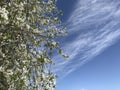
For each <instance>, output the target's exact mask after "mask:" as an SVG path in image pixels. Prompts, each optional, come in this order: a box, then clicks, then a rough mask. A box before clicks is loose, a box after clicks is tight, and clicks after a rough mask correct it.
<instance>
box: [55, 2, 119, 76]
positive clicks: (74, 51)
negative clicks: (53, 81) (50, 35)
mask: <svg viewBox="0 0 120 90" xmlns="http://www.w3.org/2000/svg"><path fill="white" fill-rule="evenodd" d="M119 6H120V2H119V0H78V2H77V4H76V6H75V9H74V10H73V12H72V13H71V15H70V17H69V19H68V21H67V23H69V25H68V26H67V28H68V32H69V33H68V36H66V37H65V38H64V39H63V40H62V42H63V44H62V45H61V46H62V47H63V49H64V50H65V51H66V53H68V55H69V56H70V58H69V60H67V61H64V60H61V59H60V57H59V56H56V57H54V59H55V60H56V61H55V63H56V65H55V67H54V70H55V71H56V72H57V73H58V74H62V75H63V74H64V76H65V75H67V74H69V73H70V72H72V71H74V70H76V69H77V68H78V67H80V66H82V65H84V64H85V63H87V62H88V61H90V60H91V58H93V57H95V56H97V55H98V54H100V53H101V52H102V51H104V50H105V49H106V48H108V47H109V46H111V45H113V44H114V43H115V42H117V41H118V40H120V20H119V19H120V7H119Z"/></svg>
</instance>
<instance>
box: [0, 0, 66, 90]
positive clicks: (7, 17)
mask: <svg viewBox="0 0 120 90" xmlns="http://www.w3.org/2000/svg"><path fill="white" fill-rule="evenodd" d="M59 13H60V11H58V9H57V7H56V0H0V90H53V89H54V87H55V85H56V83H55V78H56V75H55V74H53V73H52V72H51V65H53V60H52V58H51V57H52V53H53V52H54V51H55V50H58V52H59V53H60V54H61V53H62V51H61V49H60V48H59V44H58V42H56V41H55V38H56V37H58V36H61V35H63V33H65V31H64V30H63V29H60V20H59V18H58V17H57V16H58V14H59ZM59 49H60V50H59Z"/></svg>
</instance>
